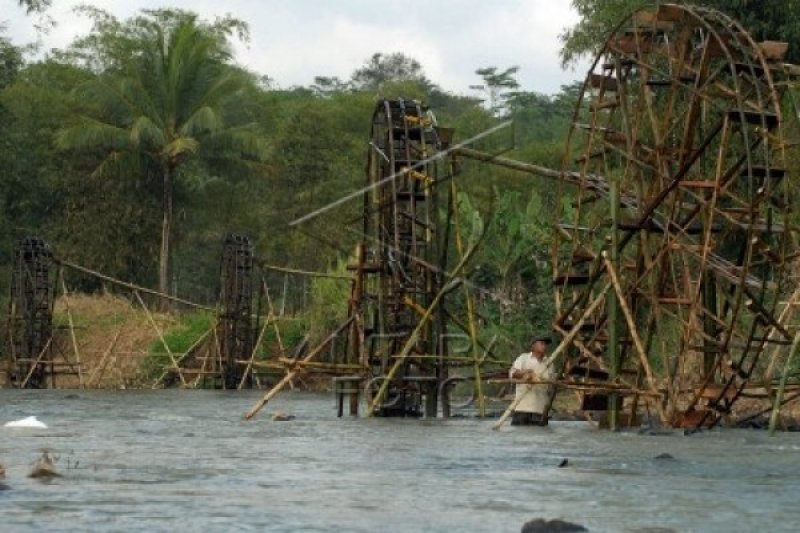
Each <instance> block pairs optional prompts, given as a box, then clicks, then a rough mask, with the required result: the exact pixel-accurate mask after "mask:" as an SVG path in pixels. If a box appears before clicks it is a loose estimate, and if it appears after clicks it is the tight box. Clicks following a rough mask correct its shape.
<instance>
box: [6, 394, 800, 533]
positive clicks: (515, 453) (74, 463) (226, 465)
mask: <svg viewBox="0 0 800 533" xmlns="http://www.w3.org/2000/svg"><path fill="white" fill-rule="evenodd" d="M259 394H260V393H259V392H258V391H248V392H243V393H230V392H225V391H178V390H163V391H118V392H104V391H65V390H44V391H31V390H9V389H2V390H0V425H2V423H5V422H7V421H9V420H14V419H18V418H23V417H26V416H29V415H36V416H37V417H38V418H39V419H40V420H41V421H43V422H45V423H46V424H47V425H48V428H47V429H20V428H4V427H0V463H2V464H3V465H5V467H6V479H5V484H6V486H7V487H8V489H7V490H3V491H0V531H3V532H12V531H76V530H78V531H125V532H130V531H148V532H150V531H170V532H177V531H200V530H203V531H357V532H362V531H363V532H376V531H426V532H427V531H431V532H434V531H464V532H469V531H492V532H496V531H500V532H502V531H509V532H516V531H519V530H520V528H521V526H522V525H523V524H524V523H525V522H526V521H528V520H530V519H532V518H546V519H553V518H561V519H564V520H569V521H572V522H576V523H579V524H583V525H584V526H586V527H587V528H588V529H589V530H590V531H638V532H645V531H650V532H656V531H726V532H727V531H754V530H761V531H764V532H766V531H780V530H785V531H793V530H796V527H797V526H796V524H795V523H796V522H798V521H799V520H800V507H799V506H798V503H797V496H798V495H799V494H800V434H798V433H782V434H778V435H776V436H774V437H770V436H769V435H768V434H767V433H766V432H764V431H756V430H716V431H706V432H701V433H698V434H694V435H691V436H684V435H683V434H682V433H681V432H680V431H666V432H661V433H659V434H646V433H640V432H637V431H627V432H619V433H610V432H607V431H602V430H597V429H594V428H593V427H592V426H591V425H589V424H587V423H582V422H553V423H552V424H551V425H550V427H548V428H517V427H514V428H512V427H509V426H506V427H505V428H504V429H501V430H500V431H492V430H491V426H492V424H493V423H494V420H491V419H484V420H481V419H476V418H472V417H468V418H452V419H448V420H443V419H435V420H424V419H423V420H412V419H405V420H400V419H377V418H370V419H367V418H356V419H353V418H342V419H337V418H336V416H335V410H334V405H333V398H332V397H331V396H329V395H324V394H310V393H298V392H290V393H285V394H282V395H280V396H279V397H277V398H276V399H275V400H273V401H272V402H271V403H270V404H269V405H267V406H266V407H265V409H264V410H263V411H262V413H260V414H259V415H258V416H257V417H256V418H255V419H254V420H252V421H244V420H243V419H242V414H243V413H244V412H246V411H247V410H248V409H249V407H250V406H251V405H252V404H253V402H254V401H255V400H256V399H257V398H258V396H259ZM275 410H282V411H286V412H288V413H291V414H293V415H295V416H296V419H295V420H292V421H288V422H274V421H272V420H271V418H270V416H269V413H270V412H272V411H275ZM44 450H48V451H49V453H50V454H51V455H53V456H54V457H55V458H56V459H57V462H56V467H57V469H58V471H59V472H60V473H61V474H62V475H61V477H57V478H53V479H51V480H41V479H32V478H29V477H27V474H28V473H29V471H30V469H31V465H32V464H33V463H34V461H35V460H36V458H37V457H38V456H39V455H41V452H42V451H44ZM660 454H669V456H670V457H666V458H659V457H658V456H659V455H660ZM565 458H566V459H567V460H568V465H567V466H566V467H563V468H559V467H558V465H559V463H561V462H562V460H563V459H565Z"/></svg>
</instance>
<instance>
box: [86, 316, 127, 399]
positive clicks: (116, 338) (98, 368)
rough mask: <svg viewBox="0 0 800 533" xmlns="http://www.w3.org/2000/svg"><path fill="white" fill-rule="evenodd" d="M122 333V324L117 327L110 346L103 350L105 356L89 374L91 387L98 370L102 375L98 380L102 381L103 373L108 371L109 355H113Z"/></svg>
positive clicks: (87, 383) (87, 385) (88, 380)
mask: <svg viewBox="0 0 800 533" xmlns="http://www.w3.org/2000/svg"><path fill="white" fill-rule="evenodd" d="M121 335H122V327H121V326H120V328H119V329H117V332H116V334H114V338H113V339H112V340H111V343H110V344H109V345H108V348H106V349H105V351H104V352H103V356H102V357H101V358H100V362H99V363H98V364H97V366H96V367H95V368H94V370H93V371H92V373H91V374H90V375H89V379H87V380H86V387H87V388H88V387H90V386H91V385H92V383H93V382H94V377H95V376H96V375H97V372H98V371H99V372H100V377H98V378H97V382H98V383H100V380H101V379H102V378H103V375H104V374H105V371H106V365H107V364H108V356H109V355H111V352H112V351H113V350H114V347H115V346H116V345H117V341H119V338H120V336H121Z"/></svg>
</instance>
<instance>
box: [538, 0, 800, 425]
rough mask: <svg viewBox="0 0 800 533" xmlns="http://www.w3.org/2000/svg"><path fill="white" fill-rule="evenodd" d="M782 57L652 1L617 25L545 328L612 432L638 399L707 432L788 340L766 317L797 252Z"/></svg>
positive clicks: (565, 193) (562, 225) (717, 20)
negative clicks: (766, 357)
mask: <svg viewBox="0 0 800 533" xmlns="http://www.w3.org/2000/svg"><path fill="white" fill-rule="evenodd" d="M785 52H786V45H785V44H784V43H775V42H768V43H757V42H755V41H754V40H753V38H752V37H751V36H750V35H749V34H748V33H747V32H746V31H745V30H744V29H743V28H742V27H741V26H740V25H739V24H737V23H736V22H735V21H733V20H732V19H730V18H729V17H727V16H725V15H723V14H721V13H719V12H717V11H713V10H710V9H704V8H699V7H688V6H678V5H662V6H660V7H658V8H655V9H645V10H641V11H638V12H636V13H634V14H633V15H632V16H630V17H629V18H628V19H627V20H625V21H624V22H623V23H622V24H620V25H619V26H618V27H617V29H616V30H615V31H614V32H613V33H612V34H611V36H610V37H609V38H608V40H607V41H606V43H605V45H604V47H603V49H602V51H601V52H600V54H599V55H598V57H597V59H596V60H595V62H594V65H593V68H592V70H591V71H590V73H589V75H588V77H587V79H586V82H585V84H584V88H583V92H582V95H581V98H580V100H579V103H578V106H577V109H576V112H575V121H574V125H573V127H572V130H571V132H570V135H569V138H568V145H567V154H568V155H567V157H568V160H567V161H566V162H565V167H564V168H566V169H567V170H565V171H564V173H563V185H562V189H561V194H560V202H559V208H560V215H559V224H558V225H557V231H556V235H555V244H554V268H555V299H556V309H557V317H556V319H555V326H556V329H557V330H558V331H559V332H560V333H561V334H562V335H563V336H564V337H569V339H570V340H571V348H570V350H571V353H570V356H569V357H568V358H567V366H566V368H565V370H566V372H567V373H568V374H569V375H570V376H572V377H574V378H576V379H578V380H582V381H583V382H584V383H587V384H594V385H595V386H596V387H597V390H600V391H602V394H595V395H587V397H586V398H585V400H584V403H585V407H586V408H597V409H601V408H606V407H608V408H610V410H611V411H613V413H614V414H613V415H612V418H614V420H613V421H612V423H613V424H616V423H619V424H621V423H624V422H625V420H628V421H632V420H633V419H634V418H635V416H634V413H635V412H636V411H637V405H638V406H639V407H641V399H642V398H649V400H648V404H649V406H650V407H651V409H652V410H653V411H655V412H658V414H659V415H660V417H661V419H662V422H664V423H669V424H673V425H683V426H684V427H694V426H700V425H709V424H715V423H717V422H718V421H719V420H720V419H721V418H722V417H724V416H726V415H728V414H729V413H730V410H731V407H732V405H733V402H734V401H735V400H736V399H737V398H738V397H739V396H740V395H741V392H742V391H743V389H744V387H745V386H746V384H747V383H748V381H749V380H750V379H751V378H752V377H753V376H754V375H756V374H757V373H758V371H759V357H760V355H761V354H762V352H763V351H764V350H765V348H766V347H767V346H774V345H776V344H788V343H790V342H791V337H790V335H789V333H788V332H787V331H786V329H785V328H784V327H783V326H782V325H781V324H779V322H778V321H777V320H776V318H775V317H776V305H777V303H778V301H779V298H780V297H781V295H782V292H783V290H784V288H785V287H784V285H785V281H786V274H787V268H786V257H787V255H788V253H789V252H788V251H787V248H788V244H789V238H788V234H787V231H786V229H787V215H788V205H789V202H788V188H787V179H786V176H785V174H786V171H785V166H784V158H785V154H784V143H783V140H782V126H783V120H782V116H781V106H780V103H781V90H782V87H783V84H782V82H783V81H784V80H785V79H786V77H787V75H788V74H787V72H788V71H789V70H790V68H789V67H788V66H787V65H784V64H783V63H782V58H783V55H784V54H785ZM589 388H591V387H589ZM617 389H618V390H619V391H627V392H625V394H622V393H620V394H617V393H616V392H615V390H617ZM609 393H610V396H609V395H608V394H609ZM637 393H641V394H637ZM609 399H610V400H611V401H609ZM623 399H627V400H628V401H624V402H623V401H622V400H623ZM620 409H621V411H620ZM620 412H621V413H623V415H624V416H620V417H619V418H617V415H618V414H619V413H620ZM625 417H627V418H625Z"/></svg>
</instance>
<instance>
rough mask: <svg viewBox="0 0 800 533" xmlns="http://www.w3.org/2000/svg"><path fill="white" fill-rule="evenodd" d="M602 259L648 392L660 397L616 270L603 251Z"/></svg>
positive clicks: (660, 409)
mask: <svg viewBox="0 0 800 533" xmlns="http://www.w3.org/2000/svg"><path fill="white" fill-rule="evenodd" d="M601 255H602V257H603V263H605V265H606V272H608V275H609V278H610V279H611V284H612V285H613V286H614V290H615V291H616V293H617V302H618V303H619V306H620V309H622V314H623V315H624V316H625V321H626V322H627V323H628V332H629V333H630V335H631V338H632V339H633V344H634V346H635V347H636V353H637V354H638V356H639V362H640V363H641V365H642V368H643V369H644V372H645V375H646V376H647V384H648V385H649V386H650V392H651V393H653V394H655V395H656V396H658V397H661V395H660V394H658V390H657V384H656V380H655V376H654V374H653V369H652V368H651V367H650V361H648V360H647V352H646V351H645V349H644V345H643V344H642V339H641V338H639V331H638V329H637V327H636V321H635V320H634V318H633V314H632V313H631V310H630V308H629V307H628V302H627V301H626V298H625V293H624V292H623V290H622V286H621V285H620V283H619V278H618V277H617V272H616V268H614V265H612V264H611V261H609V259H608V256H607V255H606V252H605V251H603V252H602V253H601ZM656 407H657V409H658V416H659V418H660V419H661V422H662V423H666V422H667V420H668V417H667V415H666V413H665V412H664V408H663V406H662V405H661V404H660V403H659V404H657V405H656Z"/></svg>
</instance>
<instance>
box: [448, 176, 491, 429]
mask: <svg viewBox="0 0 800 533" xmlns="http://www.w3.org/2000/svg"><path fill="white" fill-rule="evenodd" d="M450 191H451V192H450V195H451V201H452V202H455V201H456V184H455V182H454V181H451V182H450ZM453 220H454V221H455V230H454V231H455V240H456V250H457V251H458V253H459V254H461V255H463V254H464V241H463V239H462V238H461V231H460V230H461V225H460V222H459V217H458V209H457V208H455V206H454V208H453ZM464 301H465V303H466V307H467V326H468V327H469V331H468V334H469V338H470V344H471V345H472V358H473V360H474V368H473V373H474V374H475V395H476V396H477V397H478V414H479V416H480V417H481V418H483V417H484V416H486V401H485V399H484V397H483V386H482V383H481V358H480V357H479V355H478V330H477V327H476V326H475V308H474V306H473V303H472V297H471V295H470V293H469V286H467V284H466V283H464Z"/></svg>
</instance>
